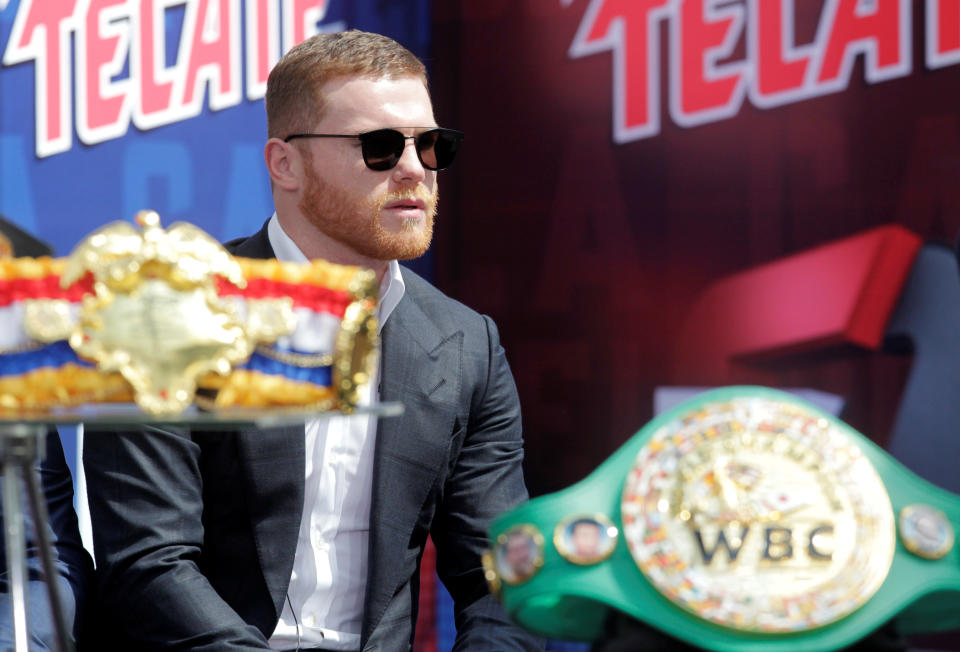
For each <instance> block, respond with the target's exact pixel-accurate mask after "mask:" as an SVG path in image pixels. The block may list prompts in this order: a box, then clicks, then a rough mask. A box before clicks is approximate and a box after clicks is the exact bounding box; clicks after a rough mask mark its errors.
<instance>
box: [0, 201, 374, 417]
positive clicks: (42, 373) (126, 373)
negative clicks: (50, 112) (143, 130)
mask: <svg viewBox="0 0 960 652" xmlns="http://www.w3.org/2000/svg"><path fill="white" fill-rule="evenodd" d="M136 222H137V224H138V226H139V227H140V228H137V227H134V226H133V225H131V224H128V223H126V222H114V223H112V224H110V225H108V226H106V227H103V228H101V229H99V230H98V231H96V232H94V233H92V234H91V235H90V236H88V237H87V238H86V239H85V240H84V241H83V242H81V243H80V244H79V245H78V246H77V247H76V248H75V249H74V251H73V252H72V253H71V255H70V256H69V257H68V258H66V259H51V258H7V259H0V323H2V324H3V328H2V329H0V416H5V417H7V416H14V417H15V416H17V415H37V414H40V415H42V414H44V413H48V412H50V411H51V410H54V409H56V408H64V407H70V406H78V405H81V404H86V403H103V402H129V401H131V400H134V401H136V403H137V404H138V405H139V406H140V407H141V408H142V409H143V410H144V411H146V412H149V413H151V414H158V415H164V414H168V415H169V414H177V413H179V412H181V411H182V410H184V409H185V408H186V407H187V406H189V405H191V404H193V403H197V404H198V405H200V406H201V407H205V408H209V409H224V408H278V407H288V408H299V409H310V410H330V409H341V410H344V411H350V410H351V409H352V408H353V407H354V406H355V405H356V403H357V400H358V396H359V390H360V388H361V387H362V386H363V385H364V384H365V383H366V382H367V381H368V380H369V378H370V373H371V371H372V369H373V365H375V364H376V352H377V350H378V346H379V338H378V333H377V323H376V317H375V310H376V302H377V292H376V280H375V277H374V274H373V272H372V271H370V270H364V269H361V268H358V267H348V266H343V265H334V264H331V263H327V262H326V261H321V260H316V261H312V262H311V263H308V264H302V265H301V264H294V263H281V262H278V261H276V260H253V259H245V258H237V257H234V256H232V255H230V253H229V252H228V251H227V250H226V249H224V248H223V246H222V245H220V244H219V243H218V242H217V241H216V240H214V239H213V238H212V237H210V236H209V235H208V234H206V233H205V232H204V231H202V230H201V229H199V228H197V227H195V226H193V225H191V224H187V223H183V222H181V223H177V224H174V225H172V226H171V227H170V228H169V229H166V230H165V229H163V228H161V226H160V220H159V216H158V215H157V214H156V213H154V212H152V211H141V212H140V213H138V214H137V216H136Z"/></svg>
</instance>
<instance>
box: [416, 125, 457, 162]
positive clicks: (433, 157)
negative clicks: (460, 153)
mask: <svg viewBox="0 0 960 652" xmlns="http://www.w3.org/2000/svg"><path fill="white" fill-rule="evenodd" d="M462 140H463V134H461V133H460V132H458V131H453V130H452V129H431V130H430V131H425V132H423V133H422V134H420V135H419V136H417V153H418V154H419V155H420V162H421V163H423V167H425V168H427V169H428V170H443V169H445V168H447V167H449V166H450V164H451V163H453V159H454V157H455V156H456V155H457V150H458V149H459V148H460V142H461V141H462Z"/></svg>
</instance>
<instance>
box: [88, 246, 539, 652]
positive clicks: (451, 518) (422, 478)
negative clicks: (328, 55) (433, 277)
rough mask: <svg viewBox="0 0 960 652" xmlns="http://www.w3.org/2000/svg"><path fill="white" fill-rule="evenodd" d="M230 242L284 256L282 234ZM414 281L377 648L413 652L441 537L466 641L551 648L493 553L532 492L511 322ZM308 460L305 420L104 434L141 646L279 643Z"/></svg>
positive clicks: (102, 544) (384, 474)
mask: <svg viewBox="0 0 960 652" xmlns="http://www.w3.org/2000/svg"><path fill="white" fill-rule="evenodd" d="M228 248H230V249H231V250H232V251H233V252H234V253H235V254H236V255H239V256H246V257H257V258H266V257H272V256H273V251H272V249H271V248H270V245H269V240H268V239H267V235H266V227H264V228H263V229H262V230H261V231H260V232H259V233H257V234H256V235H254V236H253V237H251V238H248V239H246V240H239V241H234V242H231V243H228ZM403 275H404V282H405V285H406V293H405V295H404V297H403V299H402V300H401V302H400V303H399V305H398V306H397V308H396V310H395V311H394V313H393V314H392V315H391V317H390V319H389V320H388V321H387V323H386V325H385V327H384V329H383V332H382V381H381V385H380V397H381V400H382V401H384V402H388V401H399V402H401V403H402V404H403V405H404V408H405V411H404V414H403V416H402V417H394V418H383V419H380V420H379V425H378V428H377V440H376V446H375V452H374V484H373V492H372V505H371V515H370V549H369V565H368V569H369V575H368V581H367V589H366V596H365V602H364V605H365V607H364V616H363V629H362V634H361V638H362V646H363V649H364V650H365V651H371V652H372V651H373V650H380V651H382V652H393V651H396V650H407V649H410V647H411V645H412V641H413V630H414V625H415V622H416V615H417V597H418V592H419V572H418V571H419V567H420V558H421V555H422V552H423V547H424V544H425V541H426V538H427V535H428V534H430V535H432V537H433V540H434V542H435V544H436V547H437V570H438V573H439V575H440V577H441V579H442V580H443V582H444V584H445V585H446V587H447V589H448V590H449V591H450V593H451V594H452V596H453V598H454V601H455V610H456V624H457V628H458V635H457V646H456V649H458V650H468V649H470V650H498V651H499V650H519V649H540V648H541V647H542V643H541V642H540V641H538V640H536V639H534V638H532V637H531V636H529V635H528V634H526V633H524V632H522V631H520V630H519V629H517V628H515V627H514V626H512V625H511V624H509V623H508V622H507V621H506V618H505V615H504V614H503V611H502V609H501V608H500V606H499V605H498V604H497V603H496V602H495V600H494V599H493V598H492V597H491V596H490V595H489V593H488V592H487V588H486V585H485V581H484V579H483V574H482V570H481V567H480V560H479V557H480V552H481V550H482V549H483V548H484V547H485V546H486V543H487V542H486V533H485V531H486V527H487V524H488V523H489V521H490V519H492V518H493V517H494V516H495V515H497V514H498V513H500V512H502V511H504V510H506V509H508V508H510V507H512V506H513V505H515V504H517V503H518V502H520V501H522V500H524V499H525V498H526V496H527V494H526V489H525V488H524V484H523V477H522V471H521V461H522V458H523V449H522V437H521V425H520V407H519V402H518V399H517V393H516V388H515V386H514V382H513V377H512V375H511V374H510V370H509V367H508V366H507V362H506V359H505V357H504V352H503V349H502V348H501V346H500V344H499V340H498V337H497V331H496V327H495V326H494V324H493V322H492V321H491V320H490V319H489V318H487V317H483V316H480V315H478V314H477V313H475V312H473V311H472V310H470V309H468V308H466V307H465V306H463V305H461V304H459V303H457V302H455V301H453V300H452V299H449V298H447V297H446V296H444V295H443V294H441V293H440V292H439V291H437V290H436V289H435V288H433V287H432V286H431V285H430V284H428V283H427V282H425V281H424V280H423V279H421V278H420V277H418V276H416V275H415V274H413V273H412V272H410V271H409V270H404V271H403ZM304 464H305V461H304V436H303V428H302V427H297V428H279V429H270V430H248V431H243V432H237V433H224V432H210V431H206V432H203V431H192V432H191V431H188V430H186V429H174V428H148V429H147V431H146V432H123V433H110V434H108V433H103V434H94V435H88V436H87V437H86V442H85V452H84V465H85V469H86V473H87V485H88V494H89V501H90V510H91V516H92V519H93V530H94V549H95V553H96V559H97V572H98V576H99V579H100V586H101V591H102V595H103V596H104V599H105V601H106V608H107V610H108V611H109V612H110V613H111V621H112V623H113V625H114V626H115V627H116V629H117V634H118V635H121V636H122V637H124V638H126V639H131V641H128V642H125V643H124V645H128V644H131V642H132V641H135V644H136V645H137V646H138V647H137V648H136V649H144V648H170V649H175V648H180V649H191V650H201V649H202V650H220V649H231V650H233V649H244V648H251V649H262V648H265V647H267V638H268V637H269V636H270V634H271V633H272V631H273V629H274V627H275V626H276V624H277V621H278V619H279V614H280V612H281V609H282V606H283V602H284V600H285V597H286V591H287V585H288V583H289V580H290V573H291V570H292V567H293V557H294V551H295V550H296V544H297V535H298V531H299V527H300V520H301V513H302V509H303V495H304V487H303V485H304ZM131 649H133V648H131Z"/></svg>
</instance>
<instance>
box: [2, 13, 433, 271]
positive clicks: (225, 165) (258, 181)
mask: <svg viewBox="0 0 960 652" xmlns="http://www.w3.org/2000/svg"><path fill="white" fill-rule="evenodd" d="M354 27H356V28H359V29H365V30H370V31H375V32H380V33H382V34H386V35H388V36H391V37H393V38H395V39H397V40H398V41H400V42H401V43H403V44H404V45H405V46H406V47H408V48H410V49H411V50H412V51H413V52H414V53H415V54H417V55H418V56H420V57H421V58H425V56H426V55H427V52H428V48H429V33H430V7H429V0H403V1H402V2H390V3H384V2H379V1H377V0H0V214H2V215H4V216H5V217H6V218H7V219H9V220H10V221H11V222H14V223H15V224H17V225H19V226H21V227H22V228H24V229H26V230H27V231H30V232H31V233H34V234H35V235H37V236H38V237H40V238H41V239H43V240H45V241H47V242H48V243H49V244H51V246H52V247H53V249H54V251H55V253H56V254H57V255H66V254H67V253H69V251H70V249H71V248H72V247H73V245H74V244H76V243H77V242H78V241H79V240H80V239H82V238H83V236H85V235H86V234H87V233H89V232H90V231H92V230H93V229H95V228H96V227H98V226H101V225H103V224H105V223H107V222H110V221H113V220H118V219H122V220H129V219H131V218H132V217H133V215H134V214H135V213H136V212H137V211H138V210H141V209H146V208H150V209H153V210H156V211H157V212H158V213H160V215H161V217H162V219H163V221H164V223H165V224H171V223H173V222H174V221H177V220H186V221H189V222H192V223H194V224H196V225H198V226H200V227H201V228H202V229H204V230H205V231H207V232H208V233H210V234H211V235H213V236H214V237H216V238H218V239H222V240H223V239H229V238H233V237H237V236H241V235H246V234H250V233H253V232H254V231H256V230H257V229H259V228H260V226H261V225H262V224H263V221H264V220H265V219H266V218H268V217H269V216H270V214H271V213H272V212H273V203H272V199H271V195H270V184H269V179H268V177H267V173H266V170H265V168H264V165H263V143H264V142H265V140H266V118H265V114H264V108H263V95H264V93H265V90H266V79H267V74H268V73H269V71H270V68H271V67H272V66H273V64H274V63H275V62H276V61H277V59H278V58H279V57H280V55H281V52H285V51H286V50H288V49H289V48H291V47H292V46H293V45H295V44H296V43H299V42H300V41H302V40H303V39H305V38H307V37H308V36H310V35H312V34H315V33H318V32H321V31H334V30H341V29H347V28H354Z"/></svg>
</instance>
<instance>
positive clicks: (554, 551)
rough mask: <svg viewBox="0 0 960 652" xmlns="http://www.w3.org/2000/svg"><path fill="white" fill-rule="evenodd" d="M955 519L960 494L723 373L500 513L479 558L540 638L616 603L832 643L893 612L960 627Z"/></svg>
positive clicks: (734, 636)
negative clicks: (583, 467) (595, 464)
mask: <svg viewBox="0 0 960 652" xmlns="http://www.w3.org/2000/svg"><path fill="white" fill-rule="evenodd" d="M932 453H933V454H935V452H932ZM958 462H960V460H958ZM958 528H960V496H958V495H956V494H953V493H951V492H948V491H945V490H943V489H940V488H938V487H936V486H934V485H932V484H930V483H928V482H926V481H925V480H923V479H921V478H919V477H918V476H916V475H915V474H913V473H912V472H910V471H908V470H907V469H906V468H904V467H903V466H902V465H900V464H899V463H898V462H897V461H895V460H894V459H893V458H891V457H890V456H889V455H888V454H887V453H885V452H884V451H883V450H881V449H880V448H879V447H877V446H876V445H875V444H873V443H872V442H871V441H869V440H868V439H867V438H866V437H864V436H863V435H861V434H860V433H858V432H856V431H855V430H853V429H852V428H850V427H849V426H847V425H846V424H844V423H842V422H841V421H839V420H837V419H835V418H833V417H832V416H830V415H827V414H824V413H823V412H822V411H820V410H818V409H817V408H815V407H813V406H812V405H810V404H809V403H806V402H805V401H802V400H800V399H798V398H796V397H795V396H792V395H790V394H786V393H783V392H779V391H775V390H771V389H766V388H760V387H730V388H724V389H719V390H714V391H710V392H706V393H704V394H701V395H700V396H698V397H696V398H694V399H693V400H691V401H688V402H686V403H684V404H682V405H680V406H678V407H676V408H675V409H673V410H671V411H670V412H668V413H666V414H663V415H661V416H660V417H658V418H656V419H654V420H653V421H651V422H650V423H649V424H647V425H646V426H645V427H644V428H643V429H641V430H640V431H639V432H638V433H637V434H636V435H635V436H634V437H633V438H632V439H631V440H630V441H628V442H627V443H626V444H625V445H624V446H623V447H621V448H620V450H619V451H617V452H616V453H614V455H613V456H612V457H610V458H609V459H608V460H607V461H605V462H604V463H603V464H601V465H600V467H599V468H597V470H596V471H594V472H593V473H591V474H590V475H589V476H588V477H587V478H585V479H584V480H582V481H581V482H579V483H577V484H576V485H574V486H572V487H570V488H568V489H565V490H563V491H560V492H557V493H554V494H550V495H547V496H542V497H540V498H536V499H534V500H531V501H529V502H528V503H525V504H523V505H521V506H519V507H518V508H516V509H515V510H513V511H512V512H510V513H508V514H505V515H503V516H501V517H500V518H498V519H497V520H496V521H495V522H494V523H493V525H492V527H491V529H490V538H491V541H492V542H493V547H492V550H491V551H490V553H488V554H487V555H486V556H485V558H484V564H485V567H486V572H487V579H488V581H489V582H490V584H491V588H492V589H493V591H494V592H495V593H498V594H499V596H500V598H501V600H502V602H503V604H504V606H505V608H506V610H507V612H508V614H509V615H510V616H511V617H512V618H513V619H514V620H516V621H517V622H518V623H520V624H521V625H522V626H524V627H526V628H527V629H530V630H532V631H534V632H536V633H538V634H541V635H544V636H549V637H554V638H564V639H573V640H585V641H589V640H594V639H596V638H598V637H599V636H600V635H601V633H602V632H603V626H604V623H605V621H606V618H607V615H608V613H609V611H610V610H611V609H617V610H620V611H622V612H624V613H627V614H629V615H630V616H632V617H634V618H637V619H639V620H642V621H645V622H646V623H648V624H650V625H652V626H654V627H657V628H659V629H661V630H663V631H664V632H666V633H668V634H670V635H672V636H675V637H677V638H681V639H684V640H686V641H689V642H690V643H693V644H695V645H699V646H702V647H708V648H713V649H717V650H737V651H739V650H759V649H763V650H779V649H783V650H785V651H786V650H791V651H792V650H824V649H835V648H839V647H843V646H846V645H849V644H851V643H853V642H855V641H856V640H858V639H860V638H862V637H864V636H866V635H867V634H868V633H870V632H871V631H873V630H874V629H876V628H877V627H879V626H880V625H882V624H883V623H885V622H887V621H888V620H890V619H892V618H897V620H898V623H899V627H900V630H901V631H902V632H904V633H915V632H928V631H937V630H945V629H953V628H957V627H960V549H958V547H957V544H956V539H955V536H954V532H955V531H956V530H957V529H958Z"/></svg>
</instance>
